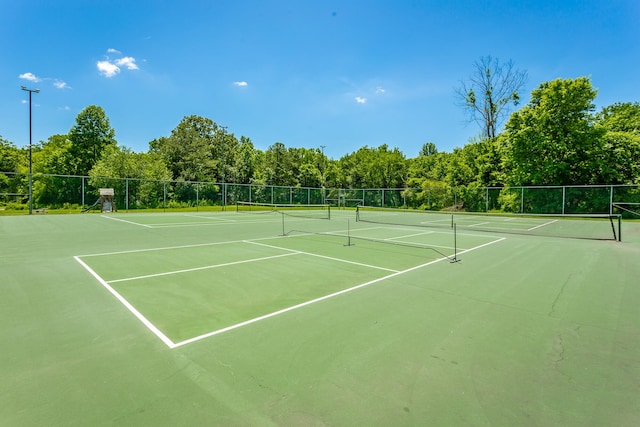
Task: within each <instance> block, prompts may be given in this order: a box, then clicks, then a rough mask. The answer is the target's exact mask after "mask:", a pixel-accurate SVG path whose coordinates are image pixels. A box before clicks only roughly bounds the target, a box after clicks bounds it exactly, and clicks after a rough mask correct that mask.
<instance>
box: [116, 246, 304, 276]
mask: <svg viewBox="0 0 640 427" xmlns="http://www.w3.org/2000/svg"><path fill="white" fill-rule="evenodd" d="M291 255H299V253H286V254H280V255H273V256H266V257H262V258H252V259H245V260H242V261H233V262H226V263H223V264H214V265H205V266H203V267H194V268H187V269H184V270H175V271H167V272H164V273H156V274H147V275H144V276H136V277H125V278H124V279H115V280H109V281H108V283H120V282H129V281H131V280H141V279H149V278H152V277H160V276H170V275H172V274H180V273H189V272H192V271H200V270H209V269H212V268H218V267H228V266H230V265H238V264H246V263H249V262H256V261H265V260H268V259H274V258H282V257H285V256H291Z"/></svg>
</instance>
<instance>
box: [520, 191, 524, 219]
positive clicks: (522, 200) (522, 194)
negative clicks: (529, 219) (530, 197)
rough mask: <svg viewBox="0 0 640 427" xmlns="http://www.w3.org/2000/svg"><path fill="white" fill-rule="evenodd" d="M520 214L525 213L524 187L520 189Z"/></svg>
mask: <svg viewBox="0 0 640 427" xmlns="http://www.w3.org/2000/svg"><path fill="white" fill-rule="evenodd" d="M520 213H524V187H520Z"/></svg>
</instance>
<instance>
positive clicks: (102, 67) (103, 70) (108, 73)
mask: <svg viewBox="0 0 640 427" xmlns="http://www.w3.org/2000/svg"><path fill="white" fill-rule="evenodd" d="M96 67H98V71H99V72H100V74H102V75H103V76H105V77H113V76H115V75H116V74H118V73H119V72H120V67H118V66H117V65H116V64H113V63H111V62H109V61H98V62H97V63H96Z"/></svg>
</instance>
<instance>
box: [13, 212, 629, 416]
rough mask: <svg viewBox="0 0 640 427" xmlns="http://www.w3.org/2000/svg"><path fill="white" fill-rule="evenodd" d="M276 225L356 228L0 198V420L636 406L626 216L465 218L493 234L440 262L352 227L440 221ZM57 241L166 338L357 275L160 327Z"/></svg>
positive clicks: (185, 326) (189, 323)
mask: <svg viewBox="0 0 640 427" xmlns="http://www.w3.org/2000/svg"><path fill="white" fill-rule="evenodd" d="M114 219H116V220H114ZM144 225H146V227H145V226H144ZM149 226H150V227H149ZM376 227H379V228H376ZM285 228H287V231H288V230H291V229H301V230H308V231H319V232H334V233H336V234H341V235H344V234H346V230H347V228H349V229H350V233H351V234H352V237H353V241H352V244H353V245H352V246H345V244H346V243H347V239H346V238H345V237H336V236H327V235H324V236H318V235H304V234H302V233H292V234H291V235H290V236H289V237H282V236H279V235H280V234H281V233H282V222H281V217H279V216H278V215H277V214H272V215H248V214H238V213H235V212H233V213H200V214H194V213H191V214H189V215H188V216H185V215H183V214H180V213H167V214H128V215H127V214H117V215H113V216H110V217H109V218H105V217H103V216H100V215H96V214H92V215H59V216H57V215H56V216H54V215H39V216H32V217H25V216H16V217H0V342H1V343H2V344H1V345H2V350H1V351H0V378H2V381H1V382H0V425H3V426H4V425H7V426H42V425H47V426H87V425H92V426H102V425H104V426H109V425H114V426H115V425H117V426H141V425H163V426H164V425H167V426H176V425H189V426H193V425H229V426H275V425H278V426H280V425H282V426H290V425H302V426H319V425H330V426H350V425H354V426H362V425H380V426H387V425H388V426H411V425H419V426H423V425H447V426H449V425H460V426H482V425H487V426H514V425H519V426H552V425H557V426H586V425H594V426H600V425H619V426H622V425H625V426H626V425H638V424H640V408H639V407H638V404H637V402H638V401H639V400H640V386H639V384H640V363H639V362H638V361H640V310H639V309H638V307H640V286H639V284H640V263H639V262H638V257H639V256H640V223H632V222H627V223H625V224H623V233H624V234H623V239H624V241H623V242H613V241H591V240H578V239H556V238H549V237H534V236H518V235H505V236H501V235H500V234H497V233H489V234H485V233H479V232H478V233H472V232H469V231H468V230H465V233H459V235H458V247H459V251H462V250H464V249H470V248H473V247H477V246H480V245H484V244H487V243H490V244H488V245H487V246H483V247H480V248H478V249H475V250H473V251H471V252H467V253H462V254H461V255H460V259H461V260H462V261H461V262H458V263H450V262H448V260H446V259H445V260H442V261H439V262H433V261H436V260H438V259H440V258H441V257H442V255H441V254H439V253H437V252H435V251H432V250H430V249H422V248H420V249H417V248H413V247H405V246H395V245H386V244H383V243H372V242H370V241H365V240H358V239H356V238H355V237H356V236H362V237H367V238H379V239H394V240H401V241H405V242H413V243H420V244H432V245H434V247H437V248H438V250H439V251H440V252H442V253H444V254H446V255H449V256H451V255H452V253H453V251H452V249H451V246H452V241H453V238H452V235H451V234H448V233H447V232H446V231H444V232H442V233H440V231H443V230H438V233H429V234H425V233H428V232H429V229H426V228H424V229H415V228H408V227H397V228H393V227H389V226H384V225H380V224H375V225H373V224H365V223H356V222H355V221H354V213H353V212H349V211H347V212H340V211H336V212H332V220H331V221H320V220H314V221H307V220H296V219H294V218H288V217H287V218H285ZM501 237H506V238H505V239H504V240H500V241H496V240H497V238H501ZM245 240H248V241H251V242H253V243H247V242H244V241H245ZM492 242H493V243H492ZM256 243H258V244H256ZM265 245H269V246H265ZM274 246H275V248H274ZM160 248H162V249H160ZM167 248H172V249H167ZM131 251H135V252H131ZM292 251H294V252H292ZM122 252H127V253H122ZM285 254H290V255H286V256H284V255H285ZM87 255H93V256H87ZM279 255H283V256H279ZM74 256H80V259H81V260H82V261H84V262H85V263H87V265H88V266H90V267H91V268H92V269H94V270H95V271H96V273H97V274H99V276H100V277H101V278H102V279H104V280H106V281H116V282H114V283H112V284H111V286H112V287H113V288H114V289H115V290H116V291H118V292H119V293H120V295H122V297H123V298H125V299H126V300H127V301H128V302H129V303H131V304H132V305H133V306H134V307H135V308H136V309H137V310H139V311H140V313H142V315H144V316H145V317H147V318H148V319H149V320H150V321H151V322H152V323H153V324H154V325H155V326H156V327H158V328H159V329H160V330H161V331H162V332H163V333H164V334H166V335H167V336H168V337H169V338H170V339H171V340H172V341H173V342H174V343H176V342H180V341H182V340H185V339H189V338H193V337H198V336H200V335H203V334H207V333H210V332H213V331H216V330H218V329H220V328H224V327H227V326H230V325H234V324H237V323H238V322H243V321H247V320H250V319H254V318H256V317H258V316H262V315H265V314H268V313H273V312H274V311H277V310H281V309H286V308H287V307H292V306H295V305H296V304H300V303H304V302H305V301H310V300H313V299H315V298H318V297H322V296H323V295H328V294H331V293H334V292H337V291H340V290H345V289H349V288H352V287H355V286H358V285H361V284H366V283H369V282H372V283H371V284H370V285H368V286H364V287H361V288H359V289H354V290H352V291H350V292H347V293H343V294H340V295H337V296H335V297H333V298H328V299H324V300H321V301H318V302H316V303H313V304H308V305H305V306H302V307H300V308H298V309H295V310H291V311H286V312H284V313H282V314H280V315H277V316H272V317H269V318H266V319H264V320H260V321H256V322H254V323H250V324H247V325H246V326H243V327H239V328H236V329H232V330H229V331H226V332H223V333H220V334H217V335H214V336H210V337H208V338H203V339H201V340H197V341H195V342H193V343H190V344H185V345H182V346H179V347H177V348H169V347H168V346H167V345H165V343H163V342H162V341H161V340H160V339H159V338H158V337H157V336H156V335H154V334H153V333H152V332H151V331H150V330H149V329H148V328H147V327H146V326H145V325H143V323H142V322H141V321H140V320H139V319H138V318H136V317H135V316H134V315H133V314H132V313H131V312H130V311H129V310H128V309H127V308H126V307H125V306H124V305H123V304H122V303H121V302H120V301H118V300H117V299H116V298H115V297H114V296H113V295H112V294H111V293H109V292H108V290H107V289H106V288H105V287H104V286H103V285H102V284H101V283H100V282H99V281H98V280H97V279H96V278H95V277H93V276H92V275H91V274H89V272H88V271H87V270H86V269H85V268H83V267H82V266H81V265H80V264H79V263H78V262H77V261H76V260H75V259H74ZM275 256H279V257H275ZM262 258H264V259H262ZM222 264H224V265H222ZM427 264H428V265H427ZM420 265H424V266H422V267H420V268H414V267H418V266H420ZM373 267H379V268H373ZM412 268H414V269H412ZM385 269H386V270H385ZM408 269H412V270H410V271H406V270H408ZM181 270H190V271H181ZM394 271H395V272H400V273H394ZM167 273H172V274H167ZM158 274H163V275H161V276H158ZM150 275H151V276H152V277H146V278H139V279H137V280H127V281H117V280H122V279H127V278H134V277H140V276H150ZM387 276H389V277H387ZM383 277H387V278H386V279H384V280H378V279H380V278H383Z"/></svg>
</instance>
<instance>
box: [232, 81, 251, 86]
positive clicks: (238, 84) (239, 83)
mask: <svg viewBox="0 0 640 427" xmlns="http://www.w3.org/2000/svg"><path fill="white" fill-rule="evenodd" d="M233 84H234V85H236V86H239V87H247V86H249V83H247V82H244V81H242V82H233Z"/></svg>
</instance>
